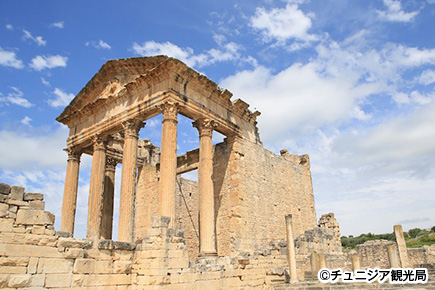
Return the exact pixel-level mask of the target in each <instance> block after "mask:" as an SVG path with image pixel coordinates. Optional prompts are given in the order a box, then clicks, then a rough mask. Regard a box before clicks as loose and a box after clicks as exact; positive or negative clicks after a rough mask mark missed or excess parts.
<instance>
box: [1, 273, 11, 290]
mask: <svg viewBox="0 0 435 290" xmlns="http://www.w3.org/2000/svg"><path fill="white" fill-rule="evenodd" d="M8 282H9V275H7V274H0V287H2V288H6V287H8Z"/></svg>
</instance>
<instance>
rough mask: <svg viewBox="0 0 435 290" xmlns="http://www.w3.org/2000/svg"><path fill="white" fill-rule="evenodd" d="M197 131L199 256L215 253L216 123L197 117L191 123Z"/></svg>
mask: <svg viewBox="0 0 435 290" xmlns="http://www.w3.org/2000/svg"><path fill="white" fill-rule="evenodd" d="M193 126H194V127H196V128H197V129H198V132H199V165H198V192H199V252H200V255H201V256H214V255H217V251H216V233H215V227H216V223H215V210H214V190H213V179H212V175H213V144H212V135H213V130H214V129H215V128H216V123H215V122H214V121H213V120H209V119H199V120H197V121H196V122H194V123H193Z"/></svg>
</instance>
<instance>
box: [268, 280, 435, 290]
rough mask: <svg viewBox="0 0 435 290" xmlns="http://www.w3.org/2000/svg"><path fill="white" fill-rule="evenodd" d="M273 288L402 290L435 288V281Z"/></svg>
mask: <svg viewBox="0 0 435 290" xmlns="http://www.w3.org/2000/svg"><path fill="white" fill-rule="evenodd" d="M272 289H274V290H287V289H291V290H295V289H298V290H347V289H355V290H356V289H383V290H389V289H402V290H407V289H409V290H411V289H420V290H434V289H435V281H429V282H428V283H426V284H389V283H384V284H379V283H373V284H366V283H352V284H348V283H336V284H322V283H319V282H300V283H297V284H292V285H290V284H279V285H275V286H274V287H273V288H272Z"/></svg>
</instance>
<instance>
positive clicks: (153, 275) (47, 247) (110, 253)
mask: <svg viewBox="0 0 435 290" xmlns="http://www.w3.org/2000/svg"><path fill="white" fill-rule="evenodd" d="M0 196H1V197H0V209H1V211H0V288H2V289H5V288H7V289H21V290H24V289H28V290H31V289H53V288H55V289H96V290H103V289H104V290H120V289H264V288H267V287H269V286H270V285H272V284H274V283H281V282H283V281H284V276H285V275H284V272H285V271H284V269H285V267H286V256H285V251H284V250H283V248H282V244H283V243H281V246H279V245H271V246H266V247H263V248H261V249H257V250H251V251H249V252H245V253H240V254H239V255H237V256H235V257H233V258H230V257H219V258H218V257H216V258H200V259H197V260H196V261H195V262H190V261H189V260H190V259H189V255H188V250H187V246H186V243H185V241H184V231H183V230H179V229H169V228H168V224H169V220H168V218H166V217H154V218H153V219H152V220H151V223H150V230H149V233H148V235H147V236H146V237H143V238H141V239H139V240H138V241H137V243H136V244H131V243H125V242H116V241H112V240H99V241H97V240H95V241H92V240H86V239H75V238H72V237H70V236H69V235H68V234H67V233H63V232H56V231H55V230H54V227H53V223H54V216H53V215H52V214H51V213H49V212H47V211H44V209H43V208H42V204H43V196H42V195H41V194H34V193H27V194H25V193H24V189H23V188H21V187H12V188H11V187H10V186H8V185H5V184H1V183H0Z"/></svg>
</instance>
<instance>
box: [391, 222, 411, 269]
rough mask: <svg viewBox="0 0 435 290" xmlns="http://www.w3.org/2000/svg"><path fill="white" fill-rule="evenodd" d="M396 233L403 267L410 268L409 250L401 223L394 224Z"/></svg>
mask: <svg viewBox="0 0 435 290" xmlns="http://www.w3.org/2000/svg"><path fill="white" fill-rule="evenodd" d="M394 234H395V236H396V242H397V247H398V249H399V258H400V264H401V267H402V268H409V260H408V251H407V250H406V242H405V237H404V236H403V229H402V226H401V225H395V226H394Z"/></svg>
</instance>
